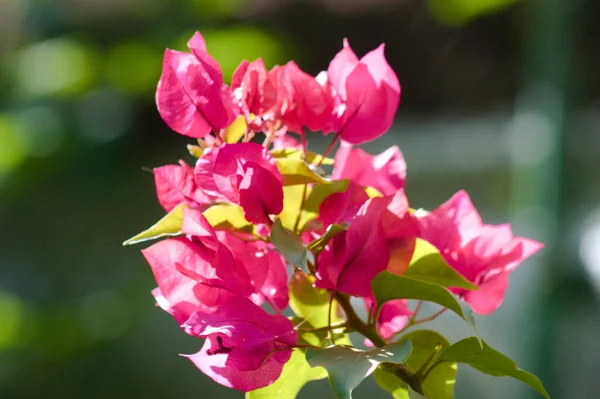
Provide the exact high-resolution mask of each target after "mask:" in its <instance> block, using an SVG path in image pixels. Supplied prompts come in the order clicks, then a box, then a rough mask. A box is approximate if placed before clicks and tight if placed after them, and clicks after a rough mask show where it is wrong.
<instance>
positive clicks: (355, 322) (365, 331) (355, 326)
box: [334, 292, 423, 394]
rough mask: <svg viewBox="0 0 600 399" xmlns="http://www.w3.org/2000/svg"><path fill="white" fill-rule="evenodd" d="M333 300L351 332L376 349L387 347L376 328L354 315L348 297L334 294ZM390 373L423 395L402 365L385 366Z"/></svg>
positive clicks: (419, 385)
mask: <svg viewBox="0 0 600 399" xmlns="http://www.w3.org/2000/svg"><path fill="white" fill-rule="evenodd" d="M334 297H335V300H336V301H337V302H338V303H339V304H340V306H341V307H342V309H344V313H345V314H346V325H347V326H348V327H350V328H351V329H352V330H354V331H356V332H359V333H361V334H362V335H364V336H365V337H366V338H368V339H369V340H370V341H371V342H372V343H373V345H375V346H376V347H377V348H381V347H383V346H385V345H387V342H385V340H384V339H383V338H381V336H380V335H379V334H378V333H377V328H375V327H374V326H369V325H367V324H366V323H365V322H364V321H362V320H361V318H360V317H359V316H358V315H357V314H356V311H355V310H354V308H353V307H352V304H350V299H349V298H348V296H346V295H344V294H342V293H339V292H336V293H335V294H334ZM385 368H388V369H389V370H390V371H392V372H393V373H394V374H395V375H397V376H398V377H399V378H401V379H402V381H404V382H406V383H407V384H408V385H410V387H411V388H412V389H413V390H414V391H415V392H417V393H420V394H423V388H421V381H420V380H419V378H417V376H416V375H414V374H413V373H411V372H410V370H409V369H408V368H407V367H406V366H405V365H403V364H392V363H389V364H387V365H386V366H385Z"/></svg>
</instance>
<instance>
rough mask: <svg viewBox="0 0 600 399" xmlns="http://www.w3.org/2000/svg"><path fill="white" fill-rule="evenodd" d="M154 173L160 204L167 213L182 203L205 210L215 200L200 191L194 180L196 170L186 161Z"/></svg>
mask: <svg viewBox="0 0 600 399" xmlns="http://www.w3.org/2000/svg"><path fill="white" fill-rule="evenodd" d="M153 172H154V184H155V186H156V195H157V197H158V202H160V204H161V205H162V206H163V208H165V210H166V211H167V212H170V211H171V210H172V209H173V208H175V207H176V206H177V205H179V204H182V203H183V204H186V205H189V206H191V207H195V208H205V207H207V206H208V205H209V204H210V203H211V202H212V200H213V199H212V198H211V197H210V196H209V195H206V194H205V193H204V192H202V191H201V190H200V188H199V187H198V185H197V184H196V180H195V178H194V168H192V167H190V166H189V165H188V164H186V163H185V162H184V161H179V165H165V166H161V167H160V168H155V169H154V170H153Z"/></svg>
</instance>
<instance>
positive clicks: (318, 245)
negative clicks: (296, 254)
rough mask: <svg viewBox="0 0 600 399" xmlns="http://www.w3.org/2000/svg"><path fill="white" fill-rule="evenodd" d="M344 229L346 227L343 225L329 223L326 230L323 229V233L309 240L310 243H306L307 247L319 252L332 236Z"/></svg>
mask: <svg viewBox="0 0 600 399" xmlns="http://www.w3.org/2000/svg"><path fill="white" fill-rule="evenodd" d="M344 230H346V228H345V227H344V226H340V225H339V224H332V225H329V226H328V227H327V230H325V233H324V234H323V235H322V236H321V237H319V238H317V239H316V240H313V241H311V242H310V244H308V248H309V249H311V250H313V251H315V253H317V254H319V253H320V252H321V251H323V250H324V249H325V247H326V246H327V244H328V243H329V241H331V240H332V239H333V237H335V236H336V235H338V234H339V233H341V232H342V231H344Z"/></svg>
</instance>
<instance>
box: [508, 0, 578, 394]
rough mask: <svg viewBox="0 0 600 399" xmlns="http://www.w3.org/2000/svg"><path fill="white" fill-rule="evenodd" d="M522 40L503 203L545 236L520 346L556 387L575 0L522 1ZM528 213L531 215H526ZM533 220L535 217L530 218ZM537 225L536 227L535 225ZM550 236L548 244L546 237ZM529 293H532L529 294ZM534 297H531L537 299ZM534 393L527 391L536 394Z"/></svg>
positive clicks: (548, 383) (547, 382) (550, 386)
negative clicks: (520, 80) (558, 292)
mask: <svg viewBox="0 0 600 399" xmlns="http://www.w3.org/2000/svg"><path fill="white" fill-rule="evenodd" d="M524 3H525V4H523V5H524V8H525V12H526V23H527V24H528V25H527V27H526V28H527V29H526V34H527V41H526V47H525V51H524V54H523V56H524V59H525V65H524V81H523V82H524V85H523V88H522V91H521V93H520V95H519V98H518V100H517V107H516V110H515V115H514V120H513V123H512V128H511V129H510V131H509V133H508V137H509V140H510V141H509V146H510V149H511V155H512V159H513V169H512V187H511V207H512V211H513V218H514V222H515V224H516V225H519V223H520V222H521V223H523V222H524V221H527V220H529V221H531V219H530V217H529V216H530V214H531V213H530V212H528V211H532V210H533V212H532V213H533V214H535V215H537V216H541V217H542V219H544V220H542V221H543V222H545V223H542V225H541V226H538V231H536V233H534V234H533V236H534V237H535V238H537V239H538V240H540V241H542V242H546V243H549V244H550V247H549V248H548V249H547V250H546V251H544V252H543V254H542V256H540V257H539V258H538V260H539V262H540V265H539V268H538V270H537V271H536V272H535V273H536V277H535V278H534V279H533V280H534V281H535V282H536V284H537V286H535V287H531V286H530V287H525V288H524V289H526V290H533V291H535V292H536V293H537V295H536V297H535V300H536V307H535V308H532V309H531V311H530V313H529V314H528V315H527V319H528V320H529V323H528V326H525V327H526V328H527V329H532V330H531V331H523V335H522V336H523V337H524V341H523V342H522V343H521V344H522V345H523V350H524V351H525V356H526V357H527V359H529V361H530V362H531V363H534V362H535V363H534V364H530V365H529V366H530V367H532V369H533V370H535V371H536V372H537V373H538V375H539V377H540V378H541V379H542V381H543V382H544V384H545V385H546V387H547V389H548V391H549V392H550V393H552V392H557V391H558V388H559V386H558V379H557V377H559V376H558V375H556V374H555V370H554V359H555V356H554V355H555V353H554V351H553V348H554V347H555V345H556V338H557V337H556V335H555V334H556V331H557V326H558V323H559V321H560V320H559V317H560V314H559V313H560V311H561V309H564V308H563V307H562V306H560V304H559V303H557V299H558V298H557V296H556V291H555V287H557V286H558V285H559V284H560V275H561V272H560V270H561V269H562V267H561V264H560V263H561V261H562V260H563V259H564V257H563V254H562V253H561V250H564V246H562V247H561V244H560V243H561V242H562V243H565V242H567V240H565V239H564V236H563V237H561V235H564V234H566V229H565V228H564V226H565V217H564V216H565V212H564V211H565V194H566V190H565V188H564V183H565V178H566V176H567V169H568V165H567V163H566V161H567V157H566V156H565V128H566V124H567V119H568V115H569V108H570V85H571V79H570V76H571V72H570V71H571V66H570V63H571V62H572V54H571V50H572V45H573V38H572V31H573V29H572V28H573V22H574V21H573V17H574V15H575V13H574V12H573V11H574V9H575V7H576V3H578V1H577V0H566V1H565V0H529V1H524ZM534 220H535V216H534ZM538 220H539V219H538ZM539 227H541V229H539ZM552 244H553V245H552ZM532 298H534V297H532ZM537 300H539V302H537ZM536 395H537V394H535V393H534V394H532V396H531V397H532V398H533V397H537V396H536Z"/></svg>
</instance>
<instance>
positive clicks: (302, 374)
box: [246, 348, 327, 399]
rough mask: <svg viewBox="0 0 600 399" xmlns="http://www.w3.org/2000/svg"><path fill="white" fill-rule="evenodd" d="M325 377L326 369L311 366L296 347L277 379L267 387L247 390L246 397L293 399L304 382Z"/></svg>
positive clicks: (252, 398) (248, 398)
mask: <svg viewBox="0 0 600 399" xmlns="http://www.w3.org/2000/svg"><path fill="white" fill-rule="evenodd" d="M325 377H327V371H326V370H325V369H324V368H322V367H315V368H311V367H310V365H309V364H308V362H307V361H306V356H305V355H304V352H302V351H301V350H300V349H298V348H296V349H294V350H293V351H292V357H291V358H290V360H288V361H287V363H286V364H285V366H283V371H282V372H281V376H280V377H279V378H278V379H277V381H275V382H274V383H273V384H271V385H269V386H267V387H264V388H261V389H257V390H256V391H252V392H248V393H247V394H246V399H293V398H295V397H296V395H298V392H300V389H302V387H303V386H304V385H306V383H308V382H310V381H315V380H320V379H323V378H325Z"/></svg>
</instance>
